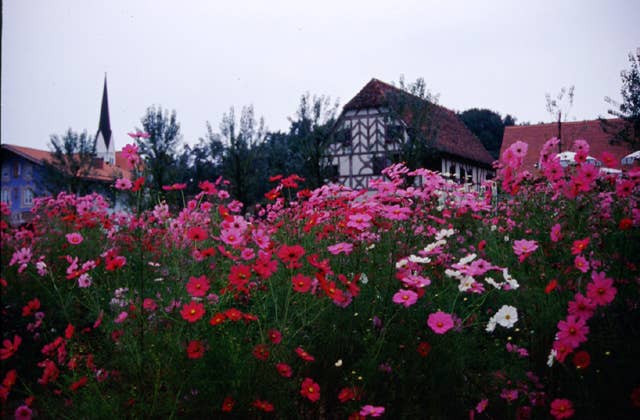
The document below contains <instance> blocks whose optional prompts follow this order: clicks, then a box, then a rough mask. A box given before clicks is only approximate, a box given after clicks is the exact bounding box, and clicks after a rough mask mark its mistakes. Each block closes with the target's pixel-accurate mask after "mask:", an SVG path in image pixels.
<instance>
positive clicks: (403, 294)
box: [393, 290, 418, 308]
mask: <svg viewBox="0 0 640 420" xmlns="http://www.w3.org/2000/svg"><path fill="white" fill-rule="evenodd" d="M417 300H418V294H417V293H416V292H414V291H412V290H400V291H398V292H397V293H396V294H395V295H393V303H397V304H398V305H403V306H404V307H405V308H408V307H409V306H411V305H413V304H414V303H416V301H417Z"/></svg>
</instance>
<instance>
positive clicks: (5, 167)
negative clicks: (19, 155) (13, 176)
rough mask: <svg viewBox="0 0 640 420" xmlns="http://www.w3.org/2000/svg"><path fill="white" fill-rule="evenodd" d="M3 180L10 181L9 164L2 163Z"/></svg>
mask: <svg viewBox="0 0 640 420" xmlns="http://www.w3.org/2000/svg"><path fill="white" fill-rule="evenodd" d="M2 180H3V181H4V182H7V181H9V165H6V164H5V165H2Z"/></svg>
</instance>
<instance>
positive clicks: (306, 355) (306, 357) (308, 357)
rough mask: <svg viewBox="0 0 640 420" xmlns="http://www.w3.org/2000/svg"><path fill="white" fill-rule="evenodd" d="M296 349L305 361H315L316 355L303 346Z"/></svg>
mask: <svg viewBox="0 0 640 420" xmlns="http://www.w3.org/2000/svg"><path fill="white" fill-rule="evenodd" d="M295 351H296V354H297V355H298V356H299V357H300V358H301V359H302V360H304V361H305V362H313V361H314V360H316V358H315V357H313V356H312V355H310V354H309V353H307V352H306V351H305V350H304V349H303V348H302V347H297V348H296V350H295Z"/></svg>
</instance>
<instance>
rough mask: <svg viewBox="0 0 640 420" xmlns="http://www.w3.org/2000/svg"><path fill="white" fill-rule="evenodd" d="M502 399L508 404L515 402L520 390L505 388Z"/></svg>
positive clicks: (501, 394)
mask: <svg viewBox="0 0 640 420" xmlns="http://www.w3.org/2000/svg"><path fill="white" fill-rule="evenodd" d="M500 398H503V399H505V400H506V401H508V402H511V401H515V400H517V399H518V390H517V389H506V388H504V389H503V390H502V392H501V393H500Z"/></svg>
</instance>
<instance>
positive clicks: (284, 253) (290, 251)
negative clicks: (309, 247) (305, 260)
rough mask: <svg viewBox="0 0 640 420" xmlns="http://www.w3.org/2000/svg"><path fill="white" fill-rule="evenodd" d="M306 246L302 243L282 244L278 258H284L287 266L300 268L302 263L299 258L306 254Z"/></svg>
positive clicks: (283, 260)
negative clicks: (301, 244) (302, 245)
mask: <svg viewBox="0 0 640 420" xmlns="http://www.w3.org/2000/svg"><path fill="white" fill-rule="evenodd" d="M304 252H305V251H304V248H303V247H301V246H300V245H292V246H289V245H282V246H281V247H280V249H278V253H277V255H278V258H280V259H281V260H282V262H283V263H284V264H285V266H286V267H287V268H294V269H295V268H300V267H301V266H302V264H300V263H299V261H298V260H299V259H300V258H301V257H302V256H303V255H304Z"/></svg>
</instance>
